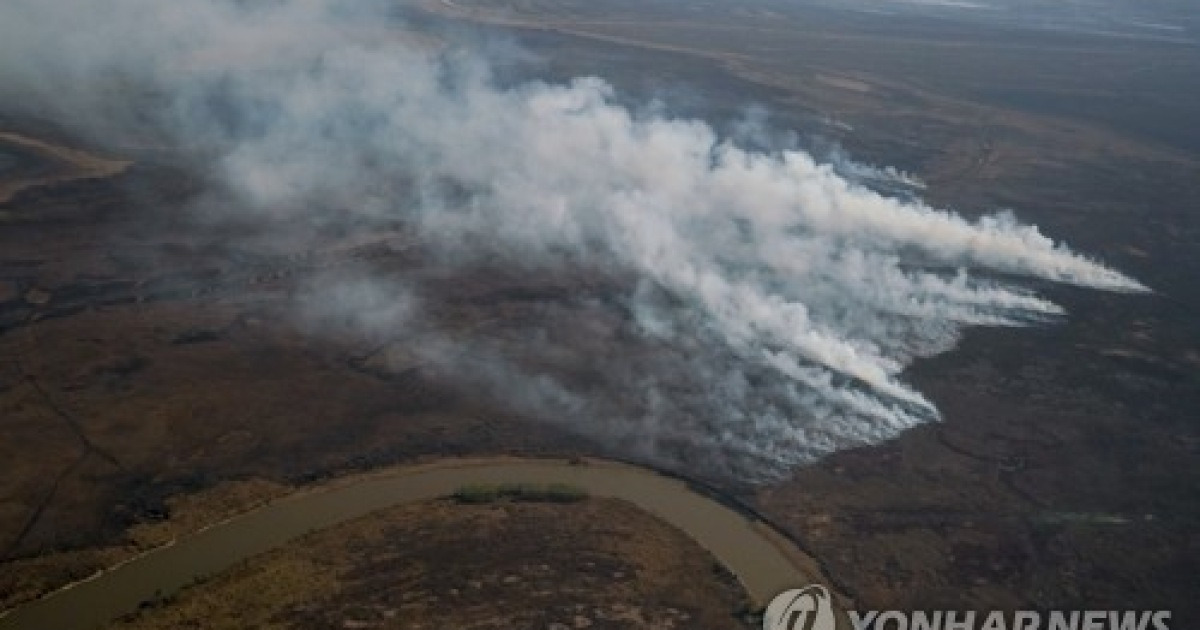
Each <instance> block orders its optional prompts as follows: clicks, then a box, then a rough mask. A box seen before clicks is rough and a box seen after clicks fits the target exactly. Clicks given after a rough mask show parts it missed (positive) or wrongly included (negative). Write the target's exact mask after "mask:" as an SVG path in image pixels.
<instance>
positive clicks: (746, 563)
mask: <svg viewBox="0 0 1200 630" xmlns="http://www.w3.org/2000/svg"><path fill="white" fill-rule="evenodd" d="M492 483H536V484H547V483H567V484H571V485H574V486H577V487H580V488H583V489H585V490H587V491H588V493H590V494H591V495H593V496H600V497H611V498H616V499H623V500H625V501H628V502H630V503H633V504H634V505H637V506H638V507H640V508H642V509H643V510H646V511H647V512H649V513H651V514H653V515H655V516H657V517H658V518H661V519H662V520H664V521H666V522H668V523H670V524H672V525H674V526H675V527H678V528H679V529H680V530H682V531H683V532H685V533H686V534H688V535H689V536H690V537H691V538H692V539H694V540H695V541H696V542H697V543H699V544H700V545H701V546H702V547H704V548H705V549H707V550H709V551H710V552H711V553H712V554H713V555H714V556H715V557H716V558H717V560H719V561H720V562H721V563H722V564H724V565H725V566H726V567H727V568H728V569H729V570H730V571H732V572H733V574H734V575H736V576H737V578H738V580H740V581H741V583H742V585H743V586H744V587H745V588H746V591H747V592H748V593H749V594H750V596H751V598H752V599H753V600H755V601H756V602H758V603H763V602H766V601H768V600H769V599H770V598H771V597H773V596H774V595H775V594H777V593H779V592H780V591H782V590H785V589H788V588H794V587H797V586H802V585H805V584H808V583H811V582H813V581H815V580H816V579H818V576H816V575H814V574H813V568H812V567H811V566H802V565H804V564H805V562H804V556H803V554H801V553H800V552H799V551H798V550H796V549H795V548H793V547H791V545H790V543H788V542H787V541H786V539H784V538H783V537H782V536H780V535H779V534H778V533H776V532H774V531H772V530H770V529H769V528H767V527H766V526H764V525H763V524H762V523H760V522H757V521H755V520H754V519H752V518H750V517H747V516H746V515H744V514H742V513H740V512H738V511H736V510H734V509H731V508H729V507H726V506H725V505H722V504H721V503H718V502H717V501H714V500H713V499H711V498H709V497H706V496H704V495H702V494H699V493H697V492H695V491H693V490H692V489H691V488H689V487H688V485H687V484H686V483H685V482H683V481H680V480H678V479H673V478H670V477H666V476H664V475H661V474H658V473H656V472H654V471H651V470H647V469H643V468H638V467H635V466H630V465H625V464H618V463H613V462H598V461H588V462H586V463H583V464H578V463H576V464H572V463H567V462H563V461H551V460H520V459H511V460H478V461H470V460H468V461H447V462H441V463H435V464H427V465H420V466H412V467H405V468H399V469H393V470H390V471H385V472H380V473H376V474H372V475H368V476H363V477H357V478H354V479H349V480H345V481H341V482H335V483H332V484H329V485H327V486H324V487H321V488H317V489H313V490H309V491H303V492H299V493H297V494H294V495H290V496H288V497H285V498H282V499H278V500H275V501H273V502H271V503H268V504H266V505H264V506H263V507H260V508H257V509H254V510H252V511H250V512H247V513H245V514H242V515H240V516H237V517H235V518H232V519H229V520H227V521H223V522H221V523H219V524H216V525H213V526H211V527H208V528H207V529H204V530H202V531H200V532H198V533H195V534H192V535H189V536H186V537H184V538H180V539H179V540H177V541H175V542H173V543H172V544H169V545H167V546H164V547H159V548H157V549H154V550H151V551H148V552H146V553H144V554H142V555H140V556H138V557H136V558H134V559H132V560H129V561H127V562H125V563H123V564H120V565H118V566H116V567H113V568H111V569H109V570H107V571H104V572H101V573H98V574H97V575H95V576H93V577H92V578H90V579H88V580H84V581H81V582H77V583H75V584H72V585H70V586H68V587H65V588H63V589H60V590H58V591H55V592H53V593H50V594H48V595H46V596H45V597H42V598H41V599H38V600H35V601H32V602H29V603H26V604H24V605H21V606H18V607H16V608H14V609H12V610H10V611H8V613H7V614H5V615H4V616H3V617H0V630H10V629H22V630H50V629H53V630H73V629H83V628H95V627H97V626H100V625H102V624H104V623H105V622H107V621H109V620H111V619H113V618H115V617H117V616H119V615H121V614H124V613H127V612H130V611H132V610H135V609H136V608H137V607H138V604H139V603H141V602H143V601H145V600H149V599H153V598H155V597H156V596H162V595H167V594H170V593H172V592H174V591H176V590H178V589H180V588H182V587H184V586H186V585H188V584H190V583H192V582H194V581H195V580H197V579H199V578H203V577H205V576H211V575H214V574H216V573H219V572H220V571H222V570H223V569H226V568H228V567H229V566H231V565H233V564H234V563H236V562H238V561H240V560H243V559H245V558H248V557H250V556H253V555H255V554H258V553H262V552H264V551H267V550H269V549H272V548H274V547H278V546H280V545H282V544H284V543H286V542H288V541H289V540H292V539H294V538H296V537H298V536H301V535H303V534H305V533H306V532H309V531H312V530H317V529H321V528H324V527H329V526H331V525H334V524H336V523H340V522H342V521H346V520H349V519H352V518H355V517H358V516H362V515H365V514H367V513H369V512H373V511H375V510H379V509H382V508H385V507H388V506H392V505H397V504H401V503H408V502H413V501H424V500H430V499H435V498H438V497H445V496H447V495H450V494H452V493H453V492H454V491H455V490H456V489H458V488H459V487H461V486H464V485H469V484H492Z"/></svg>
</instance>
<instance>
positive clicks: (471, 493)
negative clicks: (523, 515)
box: [451, 483, 588, 503]
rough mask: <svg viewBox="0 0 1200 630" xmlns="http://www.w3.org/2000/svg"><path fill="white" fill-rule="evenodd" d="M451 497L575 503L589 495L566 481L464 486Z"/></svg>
mask: <svg viewBox="0 0 1200 630" xmlns="http://www.w3.org/2000/svg"><path fill="white" fill-rule="evenodd" d="M451 497H452V498H453V499H454V500H455V501H458V502H459V503H493V502H495V501H504V500H509V501H523V502H536V503H575V502H576V501H582V500H584V499H586V498H587V497H588V493H587V491H586V490H584V489H583V488H580V487H577V486H572V485H570V484H565V483H551V484H538V483H499V484H472V485H466V486H462V487H461V488H459V489H458V490H455V491H454V494H453V495H451Z"/></svg>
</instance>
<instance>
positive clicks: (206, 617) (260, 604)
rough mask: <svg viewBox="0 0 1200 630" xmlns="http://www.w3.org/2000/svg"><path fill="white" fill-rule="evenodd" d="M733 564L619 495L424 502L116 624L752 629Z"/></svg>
mask: <svg viewBox="0 0 1200 630" xmlns="http://www.w3.org/2000/svg"><path fill="white" fill-rule="evenodd" d="M498 540H503V541H505V543H504V544H499V545H498V544H496V541H498ZM719 566H720V565H717V564H715V562H714V560H713V559H712V557H711V556H709V555H708V554H707V553H705V552H704V551H703V550H702V549H700V548H699V547H697V546H695V543H693V542H692V541H691V540H689V539H688V538H687V537H686V536H684V535H683V534H682V533H680V532H678V531H675V530H673V529H671V528H670V527H669V526H666V525H664V524H662V523H661V522H660V521H658V520H656V519H654V518H653V517H650V516H648V515H647V514H645V513H644V512H642V511H641V510H638V509H637V508H634V507H632V506H630V505H628V504H625V503H623V502H620V501H617V500H612V499H585V500H583V501H581V502H577V503H569V504H562V503H530V502H519V503H517V502H508V501H502V502H498V503H489V504H483V505H479V504H471V505H467V504H456V503H453V502H449V501H444V502H438V503H434V504H414V505H410V506H406V507H402V508H392V509H389V510H384V511H382V512H378V513H376V514H373V515H371V516H368V517H365V518H362V519H359V520H357V521H352V522H349V523H345V524H342V525H339V526H336V527H333V528H330V529H327V530H323V531H321V532H317V533H314V534H311V535H309V536H307V537H306V538H304V539H302V540H300V541H296V542H295V543H292V544H290V545H288V546H287V547H284V548H282V549H279V550H277V551H274V552H270V553H268V554H265V555H264V556H261V557H257V558H255V559H253V560H250V561H247V562H246V563H244V564H243V565H242V566H241V567H238V568H236V569H233V570H230V571H229V572H227V573H225V574H222V575H221V576H220V577H218V578H215V579H213V580H211V581H208V582H205V583H202V584H200V585H197V586H195V587H192V588H190V589H188V590H186V591H184V592H183V593H181V594H180V595H179V596H178V597H175V598H172V599H171V600H170V601H166V602H159V603H157V604H156V605H154V606H149V607H147V608H145V609H143V610H142V611H141V612H140V613H138V614H135V615H131V616H130V617H129V618H128V619H126V620H122V621H121V622H118V623H114V624H112V625H111V626H110V628H112V629H113V630H116V629H118V628H141V629H147V630H149V629H152V628H189V627H204V628H211V629H213V630H216V629H218V628H330V627H341V628H413V629H416V628H445V627H454V628H480V629H483V628H496V629H500V628H554V629H564V630H565V629H568V628H613V629H617V628H655V629H660V630H668V629H670V628H680V629H682V628H694V627H697V626H698V627H703V628H712V629H713V630H718V629H725V628H729V629H733V628H749V627H752V626H751V624H750V623H749V622H748V621H747V620H744V619H742V618H741V617H739V615H740V614H743V610H744V608H745V604H744V603H743V601H742V597H743V594H742V593H741V591H740V587H739V586H738V585H737V582H736V581H735V580H734V579H733V578H732V576H730V575H728V574H727V573H724V572H722V571H721V570H720V568H719Z"/></svg>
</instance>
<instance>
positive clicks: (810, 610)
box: [763, 584, 837, 630]
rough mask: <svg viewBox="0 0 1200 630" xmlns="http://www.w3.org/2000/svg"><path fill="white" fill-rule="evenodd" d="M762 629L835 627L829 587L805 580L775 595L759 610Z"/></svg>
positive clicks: (823, 629) (820, 629)
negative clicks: (762, 609) (806, 584)
mask: <svg viewBox="0 0 1200 630" xmlns="http://www.w3.org/2000/svg"><path fill="white" fill-rule="evenodd" d="M763 630H837V622H836V621H835V620H834V617H833V602H832V601H830V597H829V591H828V590H826V588H825V587H824V586H821V585H820V584H809V585H808V586H805V587H804V588H796V589H792V590H790V591H784V592H782V593H780V594H779V595H776V596H775V599H772V600H771V604H770V605H769V606H767V610H766V612H765V613H763Z"/></svg>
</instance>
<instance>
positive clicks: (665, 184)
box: [0, 0, 1144, 476]
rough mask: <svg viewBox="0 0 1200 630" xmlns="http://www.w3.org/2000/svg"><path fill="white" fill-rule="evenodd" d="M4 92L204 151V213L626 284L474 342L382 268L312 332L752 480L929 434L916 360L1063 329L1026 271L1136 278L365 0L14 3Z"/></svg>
mask: <svg viewBox="0 0 1200 630" xmlns="http://www.w3.org/2000/svg"><path fill="white" fill-rule="evenodd" d="M0 97H2V98H3V102H4V103H5V109H8V110H14V111H17V112H18V113H20V112H21V111H24V113H31V114H36V115H39V116H43V117H51V118H53V119H55V120H57V121H58V122H59V123H60V124H63V125H65V126H68V127H70V128H72V129H73V130H74V131H76V132H78V133H81V134H85V135H87V136H89V137H90V138H92V139H94V140H96V141H98V142H104V143H108V144H109V145H111V146H114V147H121V146H127V145H130V144H136V143H138V142H142V143H158V144H160V145H166V146H169V147H170V148H171V149H172V150H173V151H174V152H176V153H178V154H180V155H186V156H188V158H189V159H191V160H192V161H193V163H194V164H195V167H196V168H197V169H199V170H201V171H202V172H204V173H205V175H206V176H207V177H208V178H209V180H210V181H212V182H214V184H213V186H212V190H210V191H209V192H208V193H207V196H208V201H207V203H198V204H197V206H198V208H199V207H202V208H204V209H205V210H204V211H206V212H211V211H214V210H213V208H216V207H225V208H234V209H235V211H236V212H237V213H239V214H240V215H242V216H245V217H257V216H261V217H263V219H262V220H263V221H269V220H272V221H273V220H278V218H279V217H281V216H283V217H287V216H292V215H295V216H297V217H306V216H307V215H306V214H305V213H306V212H308V211H309V210H310V209H312V208H323V209H327V210H331V211H335V212H334V215H333V216H335V217H342V219H338V220H346V221H377V222H380V224H381V225H382V224H384V223H386V222H389V221H390V222H392V223H391V224H394V225H402V226H403V229H404V230H407V231H409V233H411V234H413V235H415V239H416V240H417V241H419V242H420V243H421V244H422V247H423V248H424V249H425V250H426V251H429V252H432V255H431V258H430V260H432V261H433V262H428V263H426V264H428V265H434V266H436V267H437V268H438V269H439V270H441V271H442V272H445V273H452V272H453V270H456V269H457V270H464V271H465V270H471V269H503V270H507V272H508V273H511V274H517V275H519V276H522V277H527V278H571V277H575V276H578V275H579V274H584V273H586V274H589V275H590V277H596V278H604V279H605V280H604V281H603V282H601V283H600V284H603V285H604V286H605V287H610V288H611V289H612V291H615V292H616V294H617V295H616V296H615V297H614V296H611V295H609V296H606V295H604V291H597V290H595V288H594V287H593V288H592V289H584V288H580V289H578V293H576V294H571V290H570V289H568V290H567V294H568V297H570V299H568V300H567V301H566V302H564V303H562V304H550V305H546V306H544V307H543V310H542V311H539V313H540V314H539V317H542V318H543V321H551V322H556V323H557V324H556V326H554V327H550V326H546V327H544V328H542V329H541V330H540V332H538V331H532V332H531V333H530V334H528V335H525V336H523V337H519V338H518V337H514V336H513V335H511V334H507V333H504V332H503V331H500V332H497V333H496V334H494V335H491V336H489V335H487V334H483V335H481V336H479V335H477V336H476V337H473V338H472V339H473V341H471V342H470V343H468V342H465V341H460V338H459V337H456V334H457V333H456V332H454V331H452V330H450V329H449V326H448V325H447V324H445V318H442V317H440V316H439V315H438V314H437V313H440V312H441V311H440V310H439V307H438V306H437V305H436V302H437V300H438V299H439V298H438V290H437V286H436V283H433V284H429V283H428V282H426V281H417V280H414V279H411V278H405V277H393V276H388V275H383V274H379V273H377V272H364V276H363V277H358V278H355V279H354V280H353V282H351V283H349V284H348V283H346V282H344V281H342V280H332V281H328V282H322V281H321V278H315V279H314V280H313V282H312V283H310V289H309V295H308V296H307V298H306V300H305V301H304V303H306V304H310V305H311V304H315V303H319V304H321V305H322V306H321V307H320V310H321V312H320V313H319V316H316V317H314V316H312V315H311V313H309V315H307V316H305V317H304V318H303V319H304V320H305V321H306V322H308V324H306V325H309V326H310V328H311V329H313V330H316V331H318V332H319V331H320V330H321V328H322V326H320V325H316V324H313V322H320V321H326V320H328V319H330V318H331V317H333V318H336V317H337V314H336V311H337V310H338V309H342V310H343V311H344V312H345V313H346V315H345V316H344V317H342V319H344V320H345V321H349V322H360V323H361V324H362V325H363V326H365V327H366V328H368V329H369V332H370V334H371V335H372V336H374V337H380V336H386V333H387V331H388V329H389V328H390V327H394V328H396V329H397V330H396V334H397V335H403V334H405V333H404V330H402V329H409V330H416V329H419V330H421V339H422V340H423V342H422V343H420V344H418V346H417V347H416V348H415V349H414V352H415V353H416V354H417V355H419V356H418V359H420V360H424V361H431V362H435V363H440V364H441V365H443V366H445V367H446V371H447V372H453V373H456V374H459V375H460V376H461V378H464V379H471V380H472V382H473V383H474V385H476V386H479V387H481V388H483V389H484V390H485V391H486V392H488V394H489V395H494V396H498V397H500V398H502V399H504V400H507V401H508V402H509V403H510V404H512V405H513V406H514V407H516V408H518V409H520V410H521V411H522V412H527V413H529V414H531V415H534V416H537V417H542V418H545V419H547V420H549V421H557V422H563V423H568V424H569V425H570V426H572V427H573V428H575V429H576V430H578V431H580V432H583V433H587V434H590V435H594V436H600V437H603V438H606V439H610V440H612V443H613V444H615V445H619V446H620V447H621V448H625V447H628V448H635V447H636V448H638V449H642V450H644V451H646V452H647V454H649V455H651V456H653V455H655V453H660V454H661V453H663V452H668V451H671V452H674V453H676V456H678V457H682V455H679V453H706V452H712V453H720V454H721V455H722V456H723V457H725V458H726V459H727V460H728V461H729V462H733V463H732V464H730V465H731V466H733V467H734V468H736V469H737V470H739V471H741V473H742V474H747V475H751V476H762V475H771V474H777V473H779V472H782V471H785V470H787V469H788V468H789V467H792V466H795V465H797V464H800V463H803V462H805V461H810V460H811V459H812V458H814V457H818V456H820V455H821V454H824V453H828V452H830V451H832V450H835V449H839V448H844V447H847V446H853V445H858V444H863V443H873V442H877V441H879V440H884V439H887V438H890V437H892V436H894V435H896V434H897V433H898V432H900V431H903V430H904V429H906V428H909V427H912V426H914V425H917V424H919V423H922V422H928V421H932V420H935V419H937V418H938V412H937V409H936V408H935V407H934V405H933V404H931V403H930V401H929V400H928V399H926V398H925V396H923V395H922V394H921V392H919V391H916V390H915V389H913V388H912V387H911V386H910V385H909V384H907V383H906V382H905V380H904V378H903V370H904V368H905V366H906V365H908V364H909V363H910V362H911V361H912V360H913V359H915V358H918V357H924V356H929V355H932V354H934V353H938V352H943V351H946V350H948V349H950V348H951V347H953V345H954V344H955V342H956V340H957V338H958V336H959V334H960V332H961V331H962V330H963V328H964V327H967V326H1024V325H1030V324H1039V323H1043V322H1049V321H1053V320H1054V319H1056V318H1058V317H1060V316H1062V315H1063V312H1062V309H1061V308H1059V307H1058V306H1056V305H1055V304H1053V303H1051V302H1049V301H1047V300H1046V299H1044V298H1041V297H1039V296H1037V295H1035V294H1033V293H1032V292H1031V291H1030V290H1029V289H1027V288H1025V287H1024V286H1022V284H1021V282H1020V279H1021V278H1032V279H1038V280H1042V281H1051V282H1060V283H1068V284H1073V285H1078V286H1083V287H1092V288H1096V289H1102V290H1109V291H1142V290H1144V287H1142V285H1140V284H1139V283H1138V282H1136V281H1134V280H1132V279H1130V278H1128V277H1126V276H1124V275H1122V274H1121V273H1119V272H1117V271H1114V270H1112V269H1110V268H1107V267H1105V266H1103V265H1102V264H1100V263H1098V262H1096V261H1094V260H1091V259H1089V258H1088V257H1086V256H1083V255H1080V254H1077V253H1075V252H1073V251H1072V250H1070V249H1068V247H1067V246H1066V245H1064V244H1062V243H1059V242H1056V241H1054V240H1053V239H1051V238H1049V237H1047V236H1045V235H1043V234H1042V233H1040V232H1039V231H1038V229H1037V228H1036V227H1034V226H1030V225H1023V224H1021V223H1020V222H1018V221H1017V220H1016V219H1015V217H1014V216H1013V215H1012V214H1009V213H1000V214H995V215H991V216H986V217H984V218H982V219H979V220H974V221H971V220H966V219H964V218H963V217H961V216H958V215H956V214H955V213H953V212H950V211H947V210H943V209H938V208H933V207H929V206H928V205H926V204H924V203H922V202H921V201H919V200H916V199H914V198H913V197H912V196H911V195H910V196H907V197H891V196H886V195H884V194H881V193H879V192H876V191H875V190H873V189H872V188H870V187H868V186H867V185H866V184H869V183H870V181H869V180H871V179H880V178H884V179H889V180H893V181H894V182H899V183H901V184H905V185H909V186H910V187H912V186H916V185H917V184H918V182H916V180H913V179H912V178H911V177H909V176H907V175H904V174H903V173H898V172H897V171H895V170H893V169H886V168H885V169H874V168H868V167H864V166H861V165H858V166H855V165H854V164H853V163H852V162H850V161H848V160H845V159H844V158H839V159H838V160H836V161H835V162H836V163H822V162H819V161H817V160H816V159H814V158H813V157H812V156H810V155H809V154H806V153H804V152H802V151H798V150H785V149H780V150H758V149H751V148H747V147H746V146H744V145H740V144H739V143H737V142H736V141H735V140H733V139H730V138H723V137H720V136H719V135H718V134H717V133H716V132H715V131H714V129H713V127H711V126H709V125H708V124H706V123H704V122H701V121H698V120H687V119H680V118H675V117H672V116H670V115H669V114H668V113H665V112H664V111H663V108H662V107H647V108H644V109H639V110H636V111H634V110H631V109H629V108H627V107H624V106H622V105H619V104H618V103H617V99H616V97H615V95H614V90H613V88H612V87H610V85H609V84H608V83H606V82H605V81H603V80H602V79H599V78H594V77H582V78H578V79H575V80H573V81H570V82H567V83H563V84H548V83H540V82H528V83H521V84H518V85H500V84H499V83H498V82H497V81H495V80H493V78H492V76H491V75H490V73H489V70H488V64H487V63H485V62H484V61H483V60H482V59H481V58H480V57H479V56H477V55H475V54H473V53H472V52H471V51H470V50H469V49H468V48H465V47H464V46H462V45H461V43H454V42H450V43H447V42H446V41H434V40H433V39H432V38H428V37H423V36H420V35H418V34H414V33H412V32H411V31H408V30H406V29H405V28H404V26H403V25H402V24H400V23H399V22H398V21H396V20H395V19H393V18H390V17H389V16H388V13H387V11H386V8H385V7H381V6H379V5H376V4H372V3H371V2H334V1H332V0H276V1H268V2H255V3H251V2H241V1H238V0H191V1H186V2H160V1H157V0H108V1H106V2H94V1H92V0H63V1H57V2H43V1H41V0H8V1H7V2H6V3H5V5H4V7H3V8H0ZM868 175H869V176H868ZM864 180H868V181H864ZM198 211H199V210H198ZM423 273H427V274H428V270H426V271H425V272H423ZM422 282H426V284H424V285H423V284H422ZM410 285H411V287H418V288H416V289H411V290H410V288H403V289H394V288H389V287H410ZM421 286H426V287H432V288H426V289H421V288H419V287H421ZM381 287H382V288H381ZM589 291H592V293H589ZM414 292H415V293H417V294H419V295H413V293H414ZM388 296H399V297H397V299H400V300H402V301H403V304H402V305H389V304H388V303H387V301H388V299H390V298H388ZM301 310H305V309H301ZM308 310H311V309H308ZM331 310H332V312H331ZM572 327H573V328H572ZM547 330H549V331H550V332H549V333H547ZM563 330H567V331H570V332H567V333H563V332H562V331H563ZM485 332H486V331H485ZM534 333H536V334H534ZM630 339H632V341H630ZM617 340H622V341H620V344H624V345H618V346H616V347H619V348H622V350H621V351H619V352H612V351H606V348H612V347H614V346H613V345H612V344H616V343H617ZM626 348H628V350H625V349H626ZM635 348H636V350H635ZM581 373H586V377H585V376H580V374H581ZM617 399H620V400H619V402H618V401H617Z"/></svg>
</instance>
